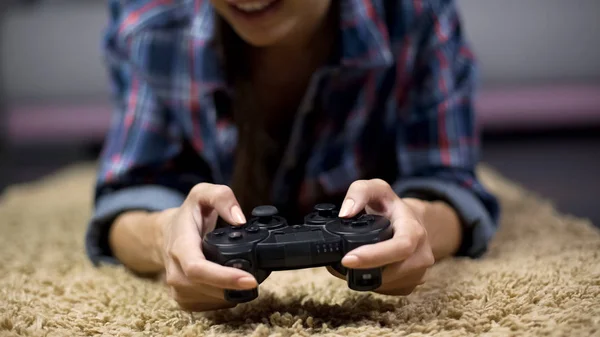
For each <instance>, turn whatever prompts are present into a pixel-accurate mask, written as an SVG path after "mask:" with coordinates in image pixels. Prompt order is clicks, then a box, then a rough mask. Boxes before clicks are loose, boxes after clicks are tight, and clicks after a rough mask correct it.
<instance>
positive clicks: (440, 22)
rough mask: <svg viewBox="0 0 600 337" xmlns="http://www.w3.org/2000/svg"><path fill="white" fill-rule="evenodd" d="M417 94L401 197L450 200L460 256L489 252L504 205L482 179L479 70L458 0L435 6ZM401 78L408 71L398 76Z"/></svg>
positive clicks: (400, 148)
mask: <svg viewBox="0 0 600 337" xmlns="http://www.w3.org/2000/svg"><path fill="white" fill-rule="evenodd" d="M425 3H427V6H429V8H424V9H423V10H424V11H425V13H423V18H424V20H423V21H422V22H421V24H422V26H421V28H422V29H423V30H422V31H425V32H426V34H425V35H424V36H422V39H421V41H422V42H421V44H420V48H418V57H417V61H416V66H415V69H416V72H415V74H414V77H413V78H414V79H415V82H414V83H413V86H412V87H413V88H414V90H412V92H411V93H410V96H409V97H408V99H407V100H406V105H405V106H404V107H403V109H402V111H401V112H400V114H401V117H400V121H399V123H398V128H397V129H398V130H397V146H396V148H397V159H398V163H399V167H400V172H401V176H400V177H399V179H398V180H397V182H396V183H395V184H394V186H393V187H394V190H395V191H396V193H398V195H400V196H401V197H417V198H421V199H427V200H443V201H445V202H447V203H448V204H450V205H451V206H452V207H453V208H454V209H455V210H456V211H457V213H458V215H459V217H460V219H461V221H462V228H463V241H462V245H461V247H460V249H459V251H458V253H457V255H459V256H468V257H472V258H477V257H480V256H481V255H483V254H484V253H485V252H486V250H487V248H488V244H489V241H490V240H491V239H492V238H493V236H494V234H495V233H496V231H497V227H498V218H499V204H498V201H497V199H496V197H495V196H493V195H492V194H490V192H489V191H487V190H486V188H485V187H484V186H483V185H482V184H481V182H480V181H479V180H478V178H477V176H476V173H475V168H476V166H477V163H478V160H479V158H478V156H479V154H478V151H479V141H480V139H479V138H478V134H477V127H476V123H475V115H474V114H475V111H474V102H473V101H474V85H475V83H476V82H475V80H476V66H475V61H474V58H473V55H472V53H471V50H470V49H469V46H468V45H467V42H466V41H465V38H464V36H463V32H462V27H461V22H460V18H459V15H458V12H457V8H456V4H455V2H454V1H450V0H447V1H428V2H425ZM399 78H402V77H401V74H399Z"/></svg>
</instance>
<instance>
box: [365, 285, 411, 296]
mask: <svg viewBox="0 0 600 337" xmlns="http://www.w3.org/2000/svg"><path fill="white" fill-rule="evenodd" d="M417 286H418V285H413V286H409V287H405V288H391V289H381V290H380V289H377V290H375V292H376V293H378V294H382V295H389V296H408V295H410V294H412V293H413V291H415V289H416V288H417Z"/></svg>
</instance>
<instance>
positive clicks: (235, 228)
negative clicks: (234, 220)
mask: <svg viewBox="0 0 600 337" xmlns="http://www.w3.org/2000/svg"><path fill="white" fill-rule="evenodd" d="M230 228H231V229H233V230H236V231H239V230H240V229H242V227H241V226H231V227H230Z"/></svg>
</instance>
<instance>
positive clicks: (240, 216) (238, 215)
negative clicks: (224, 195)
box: [231, 205, 246, 224]
mask: <svg viewBox="0 0 600 337" xmlns="http://www.w3.org/2000/svg"><path fill="white" fill-rule="evenodd" d="M231 216H232V217H233V218H234V219H235V221H237V222H238V223H239V224H244V223H246V218H245V217H244V213H242V210H241V209H240V206H238V205H235V206H233V207H231Z"/></svg>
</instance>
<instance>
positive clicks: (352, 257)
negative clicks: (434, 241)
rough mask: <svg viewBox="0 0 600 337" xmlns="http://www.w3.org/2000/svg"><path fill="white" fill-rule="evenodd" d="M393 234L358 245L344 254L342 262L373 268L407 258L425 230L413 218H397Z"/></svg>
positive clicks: (346, 264)
mask: <svg viewBox="0 0 600 337" xmlns="http://www.w3.org/2000/svg"><path fill="white" fill-rule="evenodd" d="M393 226H394V236H393V237H392V238H391V239H389V240H386V241H382V242H378V243H375V244H370V245H364V246H361V247H358V248H356V249H354V250H352V251H350V252H348V254H346V256H344V258H343V259H342V264H343V265H344V266H346V267H348V268H365V269H366V268H375V267H381V266H385V265H387V264H390V263H393V262H397V261H403V260H405V259H407V258H409V257H410V256H411V255H412V254H413V253H414V252H415V250H416V249H417V248H418V246H419V244H420V243H421V242H422V237H423V236H424V235H425V231H424V229H423V227H422V226H421V224H419V223H418V222H417V220H415V219H411V218H408V219H402V218H400V219H397V220H396V221H395V222H394V223H393Z"/></svg>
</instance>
